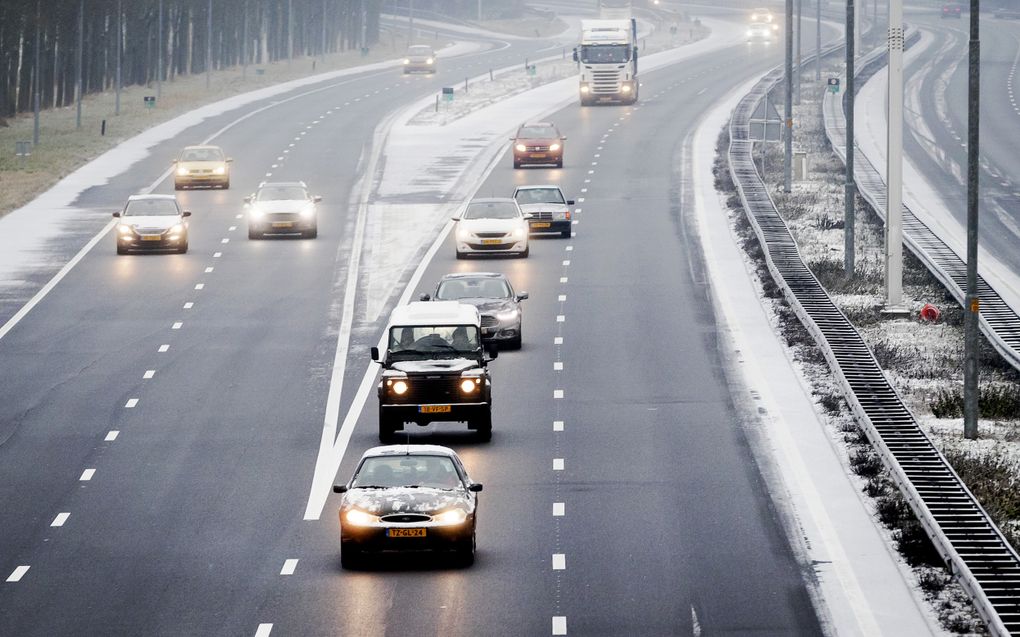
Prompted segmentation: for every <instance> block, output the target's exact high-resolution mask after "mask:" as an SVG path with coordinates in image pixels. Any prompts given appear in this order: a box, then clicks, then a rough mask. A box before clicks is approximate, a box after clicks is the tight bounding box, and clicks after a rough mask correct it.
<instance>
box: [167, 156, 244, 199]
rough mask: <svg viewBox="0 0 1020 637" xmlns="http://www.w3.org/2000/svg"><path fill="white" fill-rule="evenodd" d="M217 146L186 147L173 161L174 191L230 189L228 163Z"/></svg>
mask: <svg viewBox="0 0 1020 637" xmlns="http://www.w3.org/2000/svg"><path fill="white" fill-rule="evenodd" d="M232 161H234V160H233V159H231V158H230V157H227V156H226V155H224V154H223V149H221V148H220V147H219V146H188V147H186V148H185V149H184V150H182V151H181V154H180V155H178V156H177V159H175V160H174V190H181V189H183V188H194V187H195V186H213V187H217V188H230V163H231V162H232Z"/></svg>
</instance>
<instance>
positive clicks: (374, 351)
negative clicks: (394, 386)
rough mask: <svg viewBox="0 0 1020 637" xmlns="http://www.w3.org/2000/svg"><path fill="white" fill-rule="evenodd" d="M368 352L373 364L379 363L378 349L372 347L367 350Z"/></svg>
mask: <svg viewBox="0 0 1020 637" xmlns="http://www.w3.org/2000/svg"><path fill="white" fill-rule="evenodd" d="M369 352H371V354H372V360H374V361H375V362H377V363H378V362H379V348H378V347H374V346H373V347H372V349H370V350H369Z"/></svg>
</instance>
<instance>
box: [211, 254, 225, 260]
mask: <svg viewBox="0 0 1020 637" xmlns="http://www.w3.org/2000/svg"><path fill="white" fill-rule="evenodd" d="M222 256H223V253H222V252H213V255H212V258H214V259H219V258H220V257H222Z"/></svg>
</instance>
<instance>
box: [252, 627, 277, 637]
mask: <svg viewBox="0 0 1020 637" xmlns="http://www.w3.org/2000/svg"><path fill="white" fill-rule="evenodd" d="M271 632H273V625H272V624H259V627H258V628H257V629H256V630H255V637H269V633H271Z"/></svg>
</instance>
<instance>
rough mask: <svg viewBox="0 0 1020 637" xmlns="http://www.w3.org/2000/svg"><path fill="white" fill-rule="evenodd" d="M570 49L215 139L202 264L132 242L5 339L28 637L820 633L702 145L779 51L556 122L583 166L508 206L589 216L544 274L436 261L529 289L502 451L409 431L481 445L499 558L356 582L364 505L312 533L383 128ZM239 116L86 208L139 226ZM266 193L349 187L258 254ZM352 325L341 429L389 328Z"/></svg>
mask: <svg viewBox="0 0 1020 637" xmlns="http://www.w3.org/2000/svg"><path fill="white" fill-rule="evenodd" d="M501 46H502V45H501ZM548 46H550V43H549V42H547V41H546V42H542V41H537V42H533V41H527V42H517V41H515V42H513V43H511V44H509V45H507V46H506V48H502V49H499V50H493V51H489V52H484V53H478V54H474V55H472V56H467V57H464V58H459V59H457V60H451V61H449V62H448V63H447V64H446V66H445V67H444V70H443V72H441V73H440V74H439V77H438V78H434V79H433V78H427V77H410V78H407V77H402V76H400V74H399V72H398V71H396V70H393V71H384V72H375V73H369V74H365V75H363V76H357V77H354V78H351V79H350V80H345V81H343V82H341V83H337V84H338V86H335V87H328V88H327V87H322V88H323V90H321V91H318V92H312V93H309V92H308V90H307V89H305V90H303V91H299V92H301V93H308V94H305V95H302V96H300V97H297V92H296V93H295V95H294V97H295V99H293V100H290V101H285V100H283V99H280V98H274V101H277V102H278V104H277V105H275V106H273V107H272V108H269V109H267V110H264V111H262V112H259V113H257V114H254V115H252V116H251V117H249V118H247V119H245V120H244V121H242V122H240V123H238V124H237V125H236V126H234V127H232V128H230V129H229V130H227V131H225V132H224V133H222V134H221V135H220V136H219V137H218V138H217V139H216V140H215V142H214V143H218V144H220V145H222V146H224V147H225V148H227V149H228V151H229V153H230V154H231V155H232V156H233V157H234V158H235V160H236V161H235V164H234V173H233V177H232V182H233V183H232V189H231V190H229V191H189V192H184V193H180V200H181V201H182V203H183V204H184V205H185V207H186V208H188V209H191V210H193V211H195V215H194V217H193V218H192V219H193V222H192V226H191V240H190V241H191V251H190V252H189V253H188V254H187V255H158V256H157V255H137V256H130V257H118V256H116V255H115V254H114V246H113V240H112V237H108V238H107V239H106V240H104V241H103V242H101V243H100V244H99V246H98V247H97V248H96V249H94V250H92V251H91V252H89V253H88V254H87V255H86V257H85V258H84V259H82V261H81V262H80V263H79V264H78V265H77V267H76V268H75V269H74V270H72V271H71V273H70V274H69V275H68V276H67V277H66V278H65V279H64V280H63V281H62V282H61V283H60V284H59V285H58V286H57V287H56V288H55V289H54V290H53V291H52V292H51V293H50V294H49V295H48V296H47V297H46V298H45V299H44V300H43V301H42V302H41V303H39V304H38V305H37V306H36V307H35V308H34V309H33V311H32V312H31V313H30V314H29V315H27V317H26V318H25V319H24V320H23V321H22V322H21V323H19V324H18V325H17V327H16V328H15V329H13V330H12V331H10V332H9V333H8V334H7V335H6V336H5V337H4V338H3V339H2V340H0V360H2V361H3V364H2V365H0V500H2V501H3V502H4V506H3V507H2V509H0V528H3V546H2V550H0V573H5V574H6V573H12V574H13V573H20V577H19V578H18V579H17V581H16V582H8V583H7V584H6V585H4V587H3V589H2V591H0V626H2V627H3V629H2V631H0V632H4V633H6V634H17V635H58V634H208V635H214V634H215V635H220V634H238V635H247V634H256V632H257V631H260V630H261V631H262V632H261V633H260V634H263V635H264V634H267V633H268V631H269V630H270V627H269V625H270V624H271V625H272V627H271V630H272V633H273V634H285V635H292V634H300V635H327V634H328V635H384V634H387V635H388V634H420V635H433V634H456V635H542V634H550V631H551V630H552V632H553V633H554V634H556V632H557V631H558V630H559V629H560V628H562V627H563V626H566V627H569V631H570V633H571V634H604V635H638V634H640V635H666V634H671V635H672V634H701V633H703V634H714V633H722V632H729V633H739V634H751V633H753V634H761V635H789V634H818V633H819V632H821V622H820V620H819V618H818V617H817V615H816V610H815V608H814V607H813V604H812V598H811V589H810V586H809V583H808V581H807V579H806V578H807V576H806V575H805V565H804V564H802V563H800V562H799V561H798V559H797V556H796V555H795V554H794V551H793V550H792V549H791V544H790V541H789V539H788V538H787V537H786V535H785V531H784V526H783V524H782V522H781V515H780V513H779V512H777V509H776V504H775V503H774V502H773V501H772V500H771V498H770V496H769V493H768V491H767V489H766V485H765V482H764V480H763V478H762V474H761V471H760V469H759V466H758V463H759V462H760V461H759V460H758V459H757V458H756V457H755V455H754V453H753V450H752V447H751V445H750V443H749V441H748V437H747V435H746V434H745V431H744V429H743V427H742V424H741V422H740V418H739V416H738V412H739V410H738V408H737V406H736V405H734V403H733V398H732V397H731V394H730V392H729V390H728V384H727V383H728V381H727V377H726V374H725V367H724V363H723V361H722V360H721V359H720V355H719V352H718V342H717V334H716V328H715V321H714V317H713V314H712V310H711V303H710V300H709V294H708V290H707V288H706V284H705V282H704V277H703V274H702V262H701V256H700V254H699V249H698V243H697V240H696V238H695V237H693V236H691V234H689V230H690V227H689V224H688V214H689V210H690V205H691V201H690V197H689V196H688V195H687V188H688V185H689V182H688V179H689V174H688V164H687V162H688V160H689V157H685V156H684V153H683V149H684V143H685V141H686V140H687V138H688V135H689V134H690V133H691V132H692V131H693V129H694V126H695V125H696V123H697V121H698V119H699V117H700V116H701V115H702V114H703V113H705V112H706V111H707V110H708V109H709V108H710V107H711V106H712V104H713V103H714V102H715V101H716V100H718V99H719V98H720V97H721V96H723V95H724V94H726V93H727V92H729V91H730V90H732V88H733V87H735V86H736V85H738V84H740V83H742V82H743V81H746V80H747V79H749V78H751V77H753V76H755V75H757V74H760V73H761V72H762V71H764V70H765V69H766V68H768V67H770V66H772V65H774V64H776V63H778V61H779V57H778V53H779V49H778V47H773V48H771V49H766V48H763V47H761V46H755V47H747V46H737V47H733V48H730V49H726V50H724V51H722V52H720V53H715V54H712V55H706V56H703V57H699V58H696V59H694V60H691V61H689V62H687V63H684V64H682V65H677V66H673V67H668V68H666V69H663V70H660V71H657V72H654V73H649V74H647V75H646V76H645V77H644V79H643V86H642V89H641V90H642V98H643V99H642V101H641V103H640V104H639V105H638V106H635V107H600V108H590V109H581V108H580V107H578V106H576V105H571V106H569V107H567V108H565V109H563V110H561V111H559V112H557V113H555V114H554V115H552V116H551V119H552V120H553V121H555V122H556V123H557V124H558V125H559V126H560V128H561V129H562V130H563V131H564V132H565V134H566V135H567V136H568V138H569V140H568V142H567V144H568V145H567V146H566V148H567V155H566V166H565V167H564V168H563V169H562V170H555V169H530V170H519V171H514V170H513V169H512V168H511V167H510V159H509V157H503V159H502V160H501V162H500V163H499V165H498V166H497V167H496V168H495V169H494V170H493V171H492V172H491V174H490V175H489V176H488V177H487V179H486V181H485V183H484V184H480V190H481V191H482V192H484V193H489V192H494V193H497V194H499V193H506V194H507V195H509V194H510V192H511V191H512V188H513V186H514V185H516V184H524V183H546V182H553V183H557V184H560V185H561V186H563V188H564V189H565V190H566V191H567V192H568V193H569V194H570V195H571V196H573V197H575V198H577V199H578V205H577V208H578V209H579V210H578V212H577V214H576V219H577V221H578V223H577V225H576V226H575V236H574V237H573V238H572V239H569V240H560V239H541V240H536V241H535V242H534V244H533V246H532V250H531V257H530V258H528V259H519V260H472V261H468V262H461V261H456V260H455V259H454V255H453V245H452V242H451V241H449V240H448V241H447V242H446V243H445V244H443V245H441V246H440V248H439V250H438V251H437V252H436V254H435V256H434V257H433V258H432V259H431V262H429V263H428V264H427V265H426V267H425V271H424V275H423V276H422V278H421V281H420V283H419V286H418V287H419V289H420V290H421V291H425V290H427V289H429V288H430V287H431V285H432V284H433V283H434V281H435V280H436V279H438V278H439V277H440V276H441V275H442V274H443V273H446V272H450V271H457V270H495V271H500V272H505V273H506V274H507V275H508V276H510V278H511V280H512V281H513V283H514V285H515V287H516V288H517V289H519V290H527V291H528V292H530V295H531V298H530V299H529V300H527V301H526V302H525V319H524V347H523V349H521V350H520V351H515V352H505V353H503V354H502V355H501V356H500V357H499V359H498V360H496V361H495V362H494V363H492V369H493V373H494V377H495V381H494V382H495V389H494V395H495V412H494V437H493V441H492V442H491V443H486V444H479V443H476V442H475V441H474V440H473V439H472V438H471V437H470V436H469V435H467V434H466V433H465V432H462V431H461V428H460V427H457V426H452V425H434V426H432V427H429V428H428V429H425V430H421V431H414V432H412V434H411V437H410V439H411V441H412V442H426V441H427V442H432V443H439V444H446V445H450V446H452V447H454V448H455V449H457V450H458V452H459V453H460V454H461V456H462V458H463V459H464V460H465V463H466V464H467V466H468V468H469V470H470V471H471V473H472V477H473V478H474V479H475V480H477V481H479V482H482V483H484V484H485V491H484V493H482V494H481V513H480V521H479V530H478V533H479V535H478V544H479V553H478V558H477V561H476V564H475V565H474V566H473V567H472V568H470V569H450V568H446V567H445V566H444V565H442V564H437V563H435V562H433V561H429V560H414V561H399V560H391V561H388V562H384V563H383V564H382V565H381V567H380V568H378V569H368V570H365V571H360V572H347V571H341V570H340V568H339V559H338V550H337V548H338V546H337V545H338V542H337V540H338V538H337V521H336V518H335V509H336V505H337V501H336V500H335V499H333V498H331V499H330V500H329V501H327V503H326V506H325V509H324V512H323V513H322V515H321V517H318V519H312V520H306V519H304V518H305V517H306V515H305V514H306V506H307V503H308V496H309V486H310V483H311V479H312V474H313V470H314V467H315V462H316V454H317V451H318V448H319V440H320V435H321V433H322V422H323V413H324V410H325V404H326V400H327V396H328V394H329V389H330V387H329V386H330V380H331V375H332V366H333V357H334V353H335V347H336V342H337V330H338V329H339V328H338V325H339V323H340V321H339V316H340V315H341V314H342V313H343V311H344V309H345V308H343V307H340V300H341V299H342V298H343V290H344V288H345V286H346V283H347V281H346V276H347V272H346V271H345V267H346V264H347V262H348V257H349V256H350V253H351V251H352V250H354V249H357V246H355V245H354V244H353V240H352V237H353V235H354V220H355V210H356V207H355V206H350V205H349V202H350V200H351V194H352V192H354V190H353V189H354V188H355V186H356V184H357V178H358V176H359V171H360V170H362V169H363V168H364V161H363V159H364V151H365V148H366V144H367V143H368V142H369V141H370V139H371V136H372V131H373V128H374V126H375V125H377V124H378V123H379V122H380V121H382V119H383V118H384V117H385V115H386V114H387V113H389V112H391V111H392V109H394V108H396V107H397V106H399V105H402V104H406V103H408V102H410V101H412V100H413V99H416V98H420V97H422V96H423V95H428V94H431V93H433V92H435V91H436V90H437V88H438V87H439V86H441V85H442V83H443V81H444V79H447V81H448V78H449V77H453V78H460V77H463V76H464V75H465V74H468V73H478V72H480V70H481V69H484V68H487V67H488V66H489V65H491V64H497V63H498V64H501V65H502V64H511V63H515V62H516V61H517V60H520V59H521V58H523V57H524V56H526V55H535V54H536V52H537V51H538V50H539V49H542V48H545V47H548ZM262 106H266V104H256V105H254V106H252V107H250V108H249V109H248V110H253V109H255V108H258V107H262ZM236 117H237V113H233V114H227V115H224V116H223V117H222V118H218V119H217V120H215V121H209V122H206V123H204V124H202V125H200V126H198V127H196V129H195V130H192V131H189V132H188V134H187V135H182V136H181V137H180V138H179V139H176V140H173V141H172V142H170V143H167V144H164V145H163V146H161V147H160V149H159V152H156V153H154V154H153V155H152V156H151V157H149V158H147V159H146V160H144V161H143V162H141V163H140V164H139V166H138V167H137V168H136V169H134V170H132V171H131V172H130V173H128V174H125V175H123V176H121V177H119V178H117V179H115V180H114V181H113V182H111V183H110V184H108V185H105V186H101V187H96V188H93V189H91V190H89V191H87V192H86V193H85V194H84V195H83V196H82V198H81V200H80V201H79V202H78V203H79V204H80V205H81V206H83V207H88V208H93V209H96V210H97V211H103V210H105V211H112V210H114V209H117V208H118V207H119V206H120V205H121V203H122V201H123V199H124V198H125V197H126V196H127V195H128V194H130V193H132V192H136V191H138V190H139V189H141V188H144V187H145V186H147V185H148V184H150V183H152V182H153V181H154V180H155V179H156V178H157V177H158V176H159V175H160V174H161V172H162V171H163V170H164V169H165V167H166V166H167V165H168V161H169V159H170V158H171V157H172V156H173V154H174V152H175V151H176V150H177V149H178V148H179V147H180V146H182V145H184V144H185V143H189V142H192V141H194V140H199V139H204V138H206V137H208V136H209V135H210V134H212V133H213V132H214V131H216V130H219V129H220V128H222V127H223V126H225V125H226V123H227V122H228V121H230V120H232V119H235V118H236ZM281 158H282V159H281ZM270 174H271V176H272V178H273V179H303V180H305V181H306V182H308V184H309V186H310V188H311V189H312V190H313V191H314V192H315V193H316V194H320V195H322V197H323V204H322V207H321V210H320V230H319V238H318V239H317V240H314V241H303V240H290V239H283V240H267V241H259V242H254V241H248V240H247V239H246V234H245V232H244V230H245V226H244V222H243V220H242V219H239V218H238V215H239V214H240V212H241V208H240V199H241V197H242V196H243V194H246V193H248V192H250V191H251V190H252V189H253V188H254V187H255V185H256V184H257V183H258V182H259V181H262V180H263V179H266V178H268V177H269V175H270ZM156 190H157V192H172V185H170V184H168V183H166V182H163V183H161V184H159V186H158V187H157V189H156ZM104 222H105V217H104V218H102V219H101V218H100V216H99V215H98V214H97V218H96V224H97V227H96V228H95V229H96V230H98V228H99V227H101V225H102V223H104ZM409 277H410V273H405V276H404V279H403V281H404V282H406V281H408V280H409ZM398 297H399V289H398V290H394V293H393V294H392V295H391V298H390V299H389V301H388V305H389V306H392V304H393V303H394V302H395V301H396V299H397V298H398ZM359 302H360V303H364V301H359ZM346 309H348V310H351V311H353V313H354V316H355V317H356V318H355V322H354V327H353V337H352V343H353V346H352V348H351V354H350V359H349V361H348V364H347V368H348V370H349V371H348V373H347V375H346V377H345V378H344V379H343V383H344V387H345V391H344V393H343V396H344V399H343V404H341V406H340V408H341V413H346V410H347V409H348V408H349V407H350V405H351V404H352V398H353V396H354V395H355V389H356V387H357V384H358V383H359V381H360V374H361V372H362V371H363V370H364V367H365V363H366V361H367V349H368V347H369V345H371V344H374V343H375V342H376V341H377V340H378V338H379V335H380V333H381V330H382V327H383V326H382V323H381V322H380V321H378V320H375V319H374V318H372V319H371V320H370V319H368V318H367V317H366V316H365V313H364V307H362V306H359V307H355V308H346ZM384 315H385V313H384ZM3 320H6V316H5V317H3ZM374 407H375V404H374V399H373V398H370V399H369V401H368V403H367V407H366V408H365V409H364V410H363V412H361V413H360V415H358V414H355V415H357V416H358V419H357V426H356V428H355V430H354V434H353V436H352V438H351V440H350V443H349V446H348V449H347V453H346V455H345V456H344V460H343V462H342V463H341V466H340V471H339V478H338V481H342V480H345V479H346V478H347V477H348V476H349V475H350V473H351V471H352V470H353V466H354V462H356V460H357V458H358V456H359V455H360V453H361V452H362V451H363V450H364V449H366V448H368V447H370V446H373V445H374V444H376V410H375V408H374ZM65 514H67V515H65ZM292 560H297V562H296V564H295V563H294V562H293V561H292ZM19 566H29V569H28V570H27V571H25V570H23V569H19V568H18V567H19ZM291 571H292V574H283V573H288V572H291ZM554 618H559V619H554ZM558 622H562V623H558ZM260 627H261V628H260Z"/></svg>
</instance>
